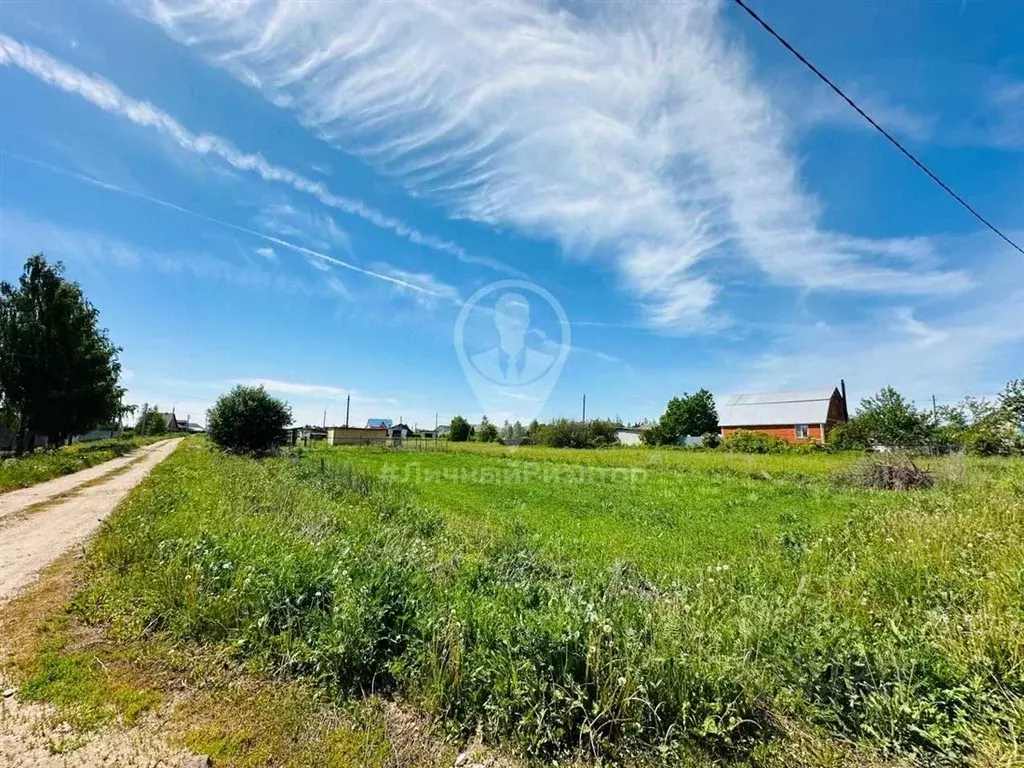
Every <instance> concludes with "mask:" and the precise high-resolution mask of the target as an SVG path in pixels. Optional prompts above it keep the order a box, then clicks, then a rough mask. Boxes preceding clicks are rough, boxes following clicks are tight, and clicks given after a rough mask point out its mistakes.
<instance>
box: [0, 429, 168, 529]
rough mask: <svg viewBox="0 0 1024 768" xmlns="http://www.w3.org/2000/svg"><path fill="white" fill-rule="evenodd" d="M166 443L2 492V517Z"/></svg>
mask: <svg viewBox="0 0 1024 768" xmlns="http://www.w3.org/2000/svg"><path fill="white" fill-rule="evenodd" d="M167 442H168V441H166V440H161V441H160V442H158V443H152V444H150V445H146V446H143V447H142V448H140V449H139V450H137V451H132V452H131V453H129V454H126V455H125V456H118V457H117V458H116V459H111V460H110V461H105V462H103V463H102V464H97V465H96V466H95V467H89V468H88V469H83V470H80V471H78V472H75V473H74V474H71V475H64V476H62V477H55V478H54V479H53V480H47V481H45V482H42V483H37V484H36V485H30V486H29V487H28V488H19V489H17V490H15V491H8V492H7V493H4V494H0V519H2V518H4V517H6V516H8V515H16V514H18V513H19V512H22V511H24V510H25V509H27V508H28V507H33V506H35V505H36V504H41V503H43V502H46V501H49V500H50V499H52V498H54V497H55V496H61V495H63V494H65V493H68V492H69V491H73V490H74V489H75V488H77V487H78V486H80V485H82V484H84V483H90V482H92V481H94V480H98V479H99V478H101V477H103V476H104V475H106V474H107V473H108V472H115V471H117V470H119V469H121V468H123V467H127V466H128V465H129V464H131V463H132V462H133V461H137V460H138V459H139V458H141V457H143V456H145V455H146V454H148V453H152V452H153V451H156V450H159V449H160V446H162V445H166V444H167Z"/></svg>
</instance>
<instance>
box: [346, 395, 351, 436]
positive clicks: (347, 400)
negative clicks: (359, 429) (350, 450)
mask: <svg viewBox="0 0 1024 768" xmlns="http://www.w3.org/2000/svg"><path fill="white" fill-rule="evenodd" d="M351 404H352V395H345V429H348V407H349V405H351Z"/></svg>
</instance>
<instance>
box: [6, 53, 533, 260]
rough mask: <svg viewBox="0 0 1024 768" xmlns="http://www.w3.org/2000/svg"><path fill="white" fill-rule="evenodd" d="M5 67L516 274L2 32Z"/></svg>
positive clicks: (407, 235)
mask: <svg viewBox="0 0 1024 768" xmlns="http://www.w3.org/2000/svg"><path fill="white" fill-rule="evenodd" d="M0 65H8V66H15V67H18V68H19V69H22V70H23V71H25V72H27V73H29V74H31V75H33V76H34V77H36V78H38V79H39V80H41V81H43V82H45V83H47V84H48V85H52V86H54V87H56V88H59V89H61V90H63V91H65V92H67V93H74V94H77V95H79V96H81V97H82V98H84V99H85V100H86V101H88V102H90V103H91V104H93V105H95V106H96V107H98V108H100V109H102V110H103V111H105V112H109V113H111V114H115V115H118V116H120V117H123V118H125V119H127V120H130V121H131V122H132V123H135V124H136V125H138V126H141V127H145V128H152V129H154V130H156V131H158V132H160V133H161V134H163V135H165V136H167V137H169V138H171V139H172V140H173V141H175V142H176V143H177V144H178V145H179V146H181V147H182V148H184V149H186V150H188V151H190V152H194V153H196V154H199V155H205V156H212V157H217V158H219V159H220V160H222V161H224V162H226V163H227V164H228V165H230V166H231V167H233V168H236V169H238V170H241V171H248V172H252V173H255V174H257V175H258V176H260V178H262V179H264V180H265V181H271V182H277V183H280V184H284V185H287V186H289V187H291V188H293V189H295V190H297V191H299V192H302V193H304V194H308V195H312V196H313V197H315V198H316V199H317V200H319V201H320V202H321V203H323V204H324V205H326V206H329V207H331V208H335V209H337V210H340V211H344V212H345V213H348V214H352V215H353V216H358V217H359V218H361V219H363V220H365V221H368V222H370V223H371V224H373V225H374V226H377V227H380V228H381V229H385V230H388V231H390V232H392V233H394V234H395V235H398V236H399V237H402V238H404V239H406V240H408V241H409V242H411V243H413V244H415V245H422V246H425V247H427V248H431V249H433V250H435V251H441V252H443V253H447V254H450V255H452V256H455V257H456V258H458V259H459V260H461V261H464V262H468V263H474V264H481V265H484V266H487V267H490V268H492V269H496V270H499V271H506V272H511V271H514V270H511V269H510V268H508V267H506V266H505V265H503V264H501V263H499V262H497V261H494V260H492V259H489V258H486V257H482V256H476V255H473V254H470V253H468V252H467V251H466V250H465V249H464V248H462V247H461V246H459V245H458V244H456V243H452V242H450V241H448V240H444V239H442V238H439V237H435V236H434V235H428V234H425V233H423V232H420V231H419V230H417V229H415V228H414V227H410V226H409V225H407V224H405V223H404V222H402V221H400V220H399V219H396V218H394V217H392V216H388V215H387V214H385V213H382V212H380V211H378V210H376V209H374V208H371V207H370V206H367V205H366V204H365V203H363V202H362V201H360V200H354V199H352V198H348V197H343V196H341V195H336V194H334V193H333V192H331V191H330V190H329V189H328V188H327V186H326V185H325V184H323V183H322V182H319V181H313V180H312V179H310V178H308V177H306V176H304V175H302V174H300V173H296V172H295V171H293V170H291V169H289V168H285V167H283V166H280V165H275V164H273V163H271V162H269V161H268V160H266V159H265V158H264V157H263V156H262V155H259V154H248V153H245V152H242V151H241V150H239V149H238V148H237V147H235V146H234V144H232V143H231V142H230V141H228V140H227V139H225V138H223V137H221V136H216V135H214V134H209V133H203V134H195V133H193V132H191V131H189V130H188V129H187V128H185V127H184V126H183V125H182V124H181V123H180V122H178V121H177V120H176V119H175V118H174V117H172V116H171V115H169V114H168V113H167V112H165V111H163V110H161V109H160V108H159V107H156V106H154V105H153V104H150V103H149V102H146V101H139V100H137V99H133V98H131V97H130V96H127V95H126V94H125V93H123V92H122V91H121V90H120V89H119V88H118V87H117V86H116V85H114V84H113V83H111V82H109V81H107V80H104V79H102V78H100V77H97V76H94V75H88V74H86V73H84V72H82V71H80V70H78V69H76V68H74V67H72V66H70V65H68V64H66V63H64V62H62V61H59V60H58V59H56V58H54V57H53V56H50V55H49V54H48V53H46V52H45V51H42V50H40V49H38V48H35V47H33V46H30V45H26V44H23V43H20V42H18V41H17V40H14V39H13V38H11V37H9V36H7V35H4V34H0Z"/></svg>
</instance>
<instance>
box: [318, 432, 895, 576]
mask: <svg viewBox="0 0 1024 768" xmlns="http://www.w3.org/2000/svg"><path fill="white" fill-rule="evenodd" d="M320 458H325V459H326V461H328V462H330V463H331V464H334V465H352V466H354V467H356V468H358V469H360V470H363V471H367V472H370V473H373V474H376V475H379V476H381V477H387V478H390V479H391V480H392V481H393V482H396V483H397V484H399V485H402V486H404V487H407V488H409V489H410V490H411V491H412V492H413V494H414V497H415V501H416V503H417V504H419V505H422V506H424V507H426V508H429V509H433V510H436V511H437V512H439V513H440V514H441V515H443V516H444V518H445V519H446V521H447V522H448V523H450V524H451V525H452V526H453V528H454V529H455V530H456V531H458V532H459V533H460V534H461V535H463V536H464V537H465V538H466V539H467V540H469V541H471V542H473V544H474V545H475V546H477V547H480V546H485V545H486V543H487V542H488V541H490V540H494V539H500V538H501V537H503V536H506V535H508V534H509V533H511V532H512V531H513V529H514V528H515V527H516V526H521V525H522V526H525V527H526V529H527V530H529V532H530V534H531V536H533V537H534V538H535V539H536V540H537V541H538V542H539V544H540V546H541V547H542V548H543V550H544V551H545V555H546V556H548V557H550V558H551V559H552V560H554V561H556V562H561V563H569V562H571V563H574V564H575V565H576V566H577V567H578V568H584V569H589V570H594V569H597V570H603V569H606V568H608V567H611V566H613V565H614V564H615V563H616V562H618V561H629V562H632V563H635V564H636V565H638V566H639V567H640V569H641V570H642V571H643V573H644V575H645V576H646V577H648V578H656V579H657V580H658V581H660V582H665V581H669V580H671V579H673V578H680V577H684V576H686V575H687V574H689V573H692V572H694V571H695V570H700V569H701V568H704V567H706V566H708V565H718V564H729V563H734V562H737V561H739V560H742V559H743V558H745V557H746V556H748V555H749V554H750V552H751V550H753V549H756V548H757V547H760V546H762V545H763V544H764V542H766V541H774V540H776V539H777V538H778V537H779V536H780V535H782V534H783V533H788V534H790V535H805V534H809V533H810V532H812V531H814V530H818V529H820V528H821V527H822V526H829V525H835V524H842V523H845V522H847V521H851V520H859V519H862V518H863V517H864V516H865V515H871V514H876V513H877V511H878V510H879V509H880V508H883V507H890V506H892V505H893V504H894V503H895V500H894V499H893V498H891V497H887V496H885V495H880V494H877V493H870V492H864V491H859V492H857V491H851V490H849V489H843V488H840V487H839V486H838V484H837V483H835V482H833V481H832V480H831V478H830V477H829V476H828V475H827V474H826V472H827V471H829V470H832V471H838V470H839V469H841V468H845V467H847V466H848V465H849V461H850V459H849V457H838V458H837V457H833V456H826V455H822V456H815V457H803V456H800V457H783V460H782V461H783V462H784V461H785V459H786V458H793V459H796V460H797V462H796V466H788V465H786V464H784V463H782V462H780V460H779V457H777V456H762V457H751V456H742V457H736V456H735V455H730V454H714V453H696V452H688V453H684V452H679V451H667V452H654V451H650V450H646V449H645V450H622V449H619V450H608V451H568V450H560V449H552V448H524V449H523V450H521V451H514V452H509V451H500V452H499V451H495V450H489V451H480V450H479V449H478V450H475V451H474V450H471V451H469V452H461V451H459V452H452V453H431V452H422V453H420V452H400V451H392V450H385V449H329V450H323V449H321V450H317V451H314V452H313V454H312V455H311V457H310V459H311V460H314V461H318V460H319V459H320ZM737 459H739V460H737ZM758 459H760V461H758ZM807 459H813V461H808V460H807Z"/></svg>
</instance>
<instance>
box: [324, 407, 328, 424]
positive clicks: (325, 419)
mask: <svg viewBox="0 0 1024 768" xmlns="http://www.w3.org/2000/svg"><path fill="white" fill-rule="evenodd" d="M324 427H325V428H326V427H327V409H326V408H324Z"/></svg>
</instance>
